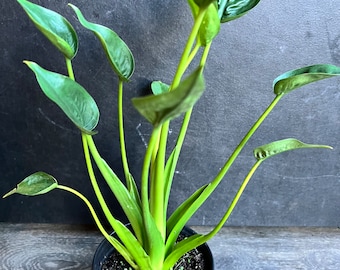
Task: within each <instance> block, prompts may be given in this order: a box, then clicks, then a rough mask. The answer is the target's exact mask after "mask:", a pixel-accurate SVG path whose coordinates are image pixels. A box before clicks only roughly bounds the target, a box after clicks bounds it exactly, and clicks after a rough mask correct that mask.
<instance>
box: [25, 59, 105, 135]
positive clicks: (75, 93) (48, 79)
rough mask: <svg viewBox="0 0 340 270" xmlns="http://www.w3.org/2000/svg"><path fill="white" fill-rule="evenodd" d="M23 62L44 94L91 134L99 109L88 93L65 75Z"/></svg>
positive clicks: (29, 62)
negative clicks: (34, 76)
mask: <svg viewBox="0 0 340 270" xmlns="http://www.w3.org/2000/svg"><path fill="white" fill-rule="evenodd" d="M24 63H25V64H27V66H28V67H29V68H30V69H31V70H32V71H33V72H34V73H35V75H36V78H37V81H38V83H39V85H40V87H41V89H42V91H43V92H44V93H45V95H46V96H47V97H48V98H49V99H51V100H52V101H53V102H55V103H56V104H57V105H58V106H59V107H60V108H61V109H62V110H63V112H64V113H65V114H66V115H67V116H68V118H69V119H70V120H71V121H72V122H73V123H74V124H75V125H76V126H77V127H78V128H79V129H80V130H82V131H83V132H85V133H88V134H93V133H94V131H93V130H94V128H95V127H96V126H97V124H98V121H99V110H98V107H97V104H96V102H95V101H94V99H93V98H92V97H91V96H90V94H89V93H88V92H87V91H86V90H85V89H84V88H83V87H82V86H81V85H80V84H78V83H77V82H75V81H73V80H71V79H70V78H69V77H67V76H64V75H61V74H58V73H55V72H51V71H48V70H46V69H43V68H42V67H40V66H39V65H38V64H37V63H34V62H31V61H24Z"/></svg>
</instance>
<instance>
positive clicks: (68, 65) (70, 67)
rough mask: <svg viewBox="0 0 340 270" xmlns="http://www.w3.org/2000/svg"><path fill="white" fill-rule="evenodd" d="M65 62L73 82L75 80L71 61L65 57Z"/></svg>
mask: <svg viewBox="0 0 340 270" xmlns="http://www.w3.org/2000/svg"><path fill="white" fill-rule="evenodd" d="M65 61H66V68H67V72H68V76H69V77H70V78H71V79H72V80H75V78H74V72H73V67H72V61H71V59H69V58H67V57H65Z"/></svg>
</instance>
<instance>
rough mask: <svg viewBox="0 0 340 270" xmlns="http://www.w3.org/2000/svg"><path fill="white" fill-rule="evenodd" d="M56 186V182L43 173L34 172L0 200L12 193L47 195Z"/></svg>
mask: <svg viewBox="0 0 340 270" xmlns="http://www.w3.org/2000/svg"><path fill="white" fill-rule="evenodd" d="M57 186H58V182H57V180H56V179H55V178H54V177H53V176H51V175H49V174H47V173H44V172H36V173H34V174H31V175H30V176H28V177H26V178H25V179H24V180H22V181H21V182H20V183H19V184H18V185H17V187H16V188H14V189H12V190H11V191H10V192H8V193H6V194H5V195H4V196H3V197H2V198H6V197H8V196H10V195H12V194H14V193H17V194H21V195H26V196H36V195H40V194H44V193H47V192H49V191H51V190H53V189H55V188H56V187H57Z"/></svg>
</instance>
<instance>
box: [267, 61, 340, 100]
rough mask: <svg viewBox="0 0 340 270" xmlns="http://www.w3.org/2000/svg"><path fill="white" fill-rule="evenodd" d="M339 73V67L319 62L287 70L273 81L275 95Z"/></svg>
mask: <svg viewBox="0 0 340 270" xmlns="http://www.w3.org/2000/svg"><path fill="white" fill-rule="evenodd" d="M339 75H340V67H338V66H334V65H328V64H320V65H313V66H307V67H302V68H299V69H294V70H290V71H287V72H285V73H283V74H282V75H280V76H279V77H277V78H276V79H275V80H274V82H273V88H274V93H275V94H276V95H281V94H287V93H289V92H291V91H293V90H294V89H296V88H299V87H301V86H304V85H306V84H309V83H312V82H316V81H319V80H323V79H327V78H331V77H334V76H339Z"/></svg>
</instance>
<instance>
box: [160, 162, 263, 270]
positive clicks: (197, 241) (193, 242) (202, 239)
mask: <svg viewBox="0 0 340 270" xmlns="http://www.w3.org/2000/svg"><path fill="white" fill-rule="evenodd" d="M262 161H263V160H258V161H256V163H255V164H254V165H253V167H252V168H251V170H250V171H249V173H248V174H247V176H246V178H245V179H244V180H243V182H242V184H241V186H240V188H239V189H238V191H237V193H236V195H235V197H234V199H233V200H232V202H231V204H230V206H229V208H228V209H227V211H226V213H225V214H224V216H223V217H222V219H221V220H220V222H219V223H218V224H217V225H216V226H215V227H214V229H213V230H212V231H211V232H209V233H208V234H206V235H201V236H199V237H196V238H192V239H190V238H188V240H187V243H185V244H184V243H183V246H181V247H180V248H179V249H177V250H176V249H175V251H174V252H173V253H171V254H170V255H169V256H168V257H167V258H166V260H165V262H164V265H165V266H167V267H168V266H171V265H173V264H174V263H176V261H178V259H179V258H180V257H181V256H182V255H183V254H185V253H187V252H189V251H190V250H192V249H194V248H196V247H198V246H200V245H202V244H204V243H206V242H207V241H208V240H209V239H211V238H212V237H214V236H215V235H216V234H217V233H218V231H219V230H220V229H221V228H222V227H223V225H224V224H225V222H226V221H227V220H228V218H229V216H230V214H231V213H232V212H233V210H234V208H235V206H236V205H237V203H238V201H239V199H240V197H241V195H242V193H243V192H244V190H245V188H246V186H247V185H248V183H249V181H250V179H251V177H252V176H253V175H254V173H255V171H256V170H257V169H258V167H259V166H260V165H261V163H262Z"/></svg>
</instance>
